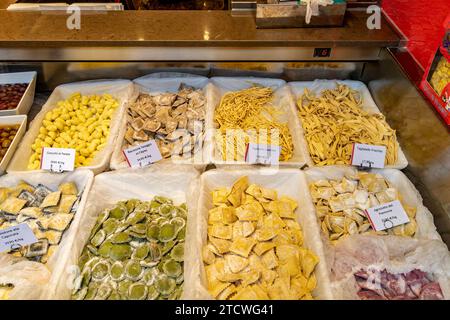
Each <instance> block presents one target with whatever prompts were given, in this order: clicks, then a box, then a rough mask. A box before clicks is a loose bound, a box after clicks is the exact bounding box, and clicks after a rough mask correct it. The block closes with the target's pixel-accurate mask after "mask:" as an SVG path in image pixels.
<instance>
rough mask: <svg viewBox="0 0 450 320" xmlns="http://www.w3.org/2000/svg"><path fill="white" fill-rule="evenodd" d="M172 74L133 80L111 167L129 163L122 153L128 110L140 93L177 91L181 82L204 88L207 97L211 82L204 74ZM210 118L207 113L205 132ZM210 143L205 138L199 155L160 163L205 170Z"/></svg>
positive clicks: (122, 166) (154, 93)
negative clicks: (189, 165) (132, 88)
mask: <svg viewBox="0 0 450 320" xmlns="http://www.w3.org/2000/svg"><path fill="white" fill-rule="evenodd" d="M170 75H171V74H170V73H169V74H166V76H167V77H163V78H159V77H154V76H153V74H151V75H148V76H143V77H140V78H137V79H135V80H133V83H134V94H133V97H132V99H131V101H130V103H129V104H128V106H127V108H126V110H125V112H124V113H125V115H124V117H123V118H122V122H121V124H120V130H119V134H118V138H117V142H116V144H115V146H114V151H113V154H112V157H111V163H110V167H111V169H113V170H116V169H123V168H127V167H128V164H127V162H126V160H125V157H124V155H123V153H122V151H123V149H124V147H125V138H124V137H125V132H126V131H127V127H128V126H127V110H128V108H129V107H130V106H131V105H132V104H133V103H134V101H136V99H137V97H138V95H139V93H147V94H150V95H156V94H160V93H165V92H173V93H176V92H177V91H178V88H179V87H180V85H181V84H186V85H188V86H192V87H194V88H197V89H202V91H203V93H204V95H205V97H207V85H208V83H209V80H208V78H205V77H202V76H197V75H188V74H178V73H173V74H172V75H173V77H170ZM182 75H183V76H182ZM204 107H205V109H206V110H205V111H206V112H208V111H207V103H206V104H205V106H204ZM208 118H209V117H208V115H206V118H205V128H204V129H205V132H206V128H207V127H208V126H207V124H206V121H207V119H208ZM209 143H210V142H209V141H207V139H205V141H204V144H203V148H202V149H201V150H199V151H198V152H200V154H198V155H197V154H194V155H192V157H189V158H187V159H183V158H176V159H175V158H174V159H171V158H169V159H163V160H161V161H159V163H169V162H174V163H178V164H192V165H194V166H195V168H197V169H199V170H201V171H203V170H204V168H205V167H206V165H207V164H208V154H207V150H209V148H210V147H209V146H207V144H209Z"/></svg>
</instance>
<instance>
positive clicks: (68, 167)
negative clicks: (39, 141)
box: [41, 148, 75, 172]
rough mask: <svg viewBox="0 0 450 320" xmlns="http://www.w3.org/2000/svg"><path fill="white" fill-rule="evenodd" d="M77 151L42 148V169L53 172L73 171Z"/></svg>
mask: <svg viewBox="0 0 450 320" xmlns="http://www.w3.org/2000/svg"><path fill="white" fill-rule="evenodd" d="M74 168H75V149H66V148H42V156H41V169H42V170H50V171H52V172H63V171H73V169H74Z"/></svg>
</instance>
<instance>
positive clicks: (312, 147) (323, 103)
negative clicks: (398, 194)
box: [297, 84, 398, 166]
mask: <svg viewBox="0 0 450 320" xmlns="http://www.w3.org/2000/svg"><path fill="white" fill-rule="evenodd" d="M357 96H358V92H357V91H355V90H352V89H350V88H349V87H348V86H346V85H342V84H338V85H337V88H336V89H333V90H324V91H323V92H322V93H321V95H320V97H316V96H314V95H313V94H311V92H309V91H308V90H307V89H306V90H305V93H304V94H303V95H302V96H301V97H300V98H299V99H298V101H297V107H298V110H299V116H300V119H301V122H302V125H303V129H304V131H305V136H306V140H307V143H308V149H309V152H310V155H311V158H312V160H313V161H314V164H315V165H318V166H325V165H335V164H343V165H345V164H350V160H351V154H352V146H353V144H354V143H363V144H370V145H378V146H385V147H386V161H385V164H386V165H394V164H396V163H397V159H398V143H397V137H396V134H395V130H393V129H392V128H391V127H390V126H389V125H388V124H387V122H386V120H385V118H384V116H383V115H382V114H380V113H375V114H373V113H369V112H367V111H364V110H363V109H362V108H361V105H362V101H361V98H359V99H358V98H357Z"/></svg>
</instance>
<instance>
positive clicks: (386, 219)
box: [366, 200, 409, 231]
mask: <svg viewBox="0 0 450 320" xmlns="http://www.w3.org/2000/svg"><path fill="white" fill-rule="evenodd" d="M366 215H367V218H368V219H369V221H370V224H371V225H372V228H373V229H374V230H375V231H383V230H386V229H391V228H393V227H396V226H399V225H401V224H405V223H408V222H409V217H408V215H407V214H406V212H405V210H404V209H403V206H402V204H401V203H400V201H398V200H395V201H392V202H388V203H383V204H380V205H378V206H376V207H372V208H369V209H367V210H366Z"/></svg>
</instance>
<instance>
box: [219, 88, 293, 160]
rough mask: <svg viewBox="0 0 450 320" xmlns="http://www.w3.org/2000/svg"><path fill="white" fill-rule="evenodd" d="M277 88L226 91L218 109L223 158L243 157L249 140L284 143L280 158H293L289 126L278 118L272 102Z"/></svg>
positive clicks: (275, 143) (278, 112) (261, 142)
mask: <svg viewBox="0 0 450 320" xmlns="http://www.w3.org/2000/svg"><path fill="white" fill-rule="evenodd" d="M272 100H273V90H272V89H271V88H267V87H252V88H249V89H244V90H240V91H235V92H229V93H226V94H225V95H224V96H223V97H222V100H221V101H220V104H219V106H218V107H217V108H216V111H215V121H216V123H217V124H218V125H219V130H217V132H216V136H215V141H216V145H217V147H218V150H220V152H221V153H222V159H223V160H234V161H236V160H241V161H242V160H243V159H244V157H245V151H246V145H247V144H248V143H249V142H252V143H259V144H273V145H280V146H281V154H280V161H287V160H289V159H290V158H292V155H293V150H294V145H293V142H292V136H291V133H290V132H289V127H288V125H287V124H286V123H281V122H279V121H278V119H277V116H278V115H279V114H280V113H281V112H280V111H277V110H276V109H275V107H274V106H273V105H272Z"/></svg>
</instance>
